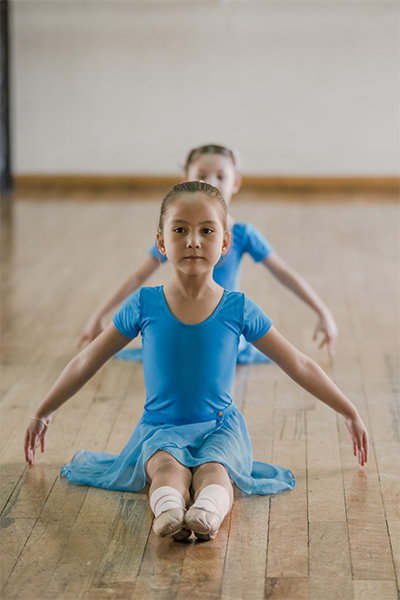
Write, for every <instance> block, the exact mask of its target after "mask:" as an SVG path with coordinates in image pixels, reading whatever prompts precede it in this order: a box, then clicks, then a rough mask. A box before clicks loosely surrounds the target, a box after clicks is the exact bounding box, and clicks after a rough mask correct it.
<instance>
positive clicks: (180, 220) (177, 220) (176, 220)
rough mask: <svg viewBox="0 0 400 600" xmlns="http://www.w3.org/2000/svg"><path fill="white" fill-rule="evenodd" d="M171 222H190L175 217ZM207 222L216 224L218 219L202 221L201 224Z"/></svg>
mask: <svg viewBox="0 0 400 600" xmlns="http://www.w3.org/2000/svg"><path fill="white" fill-rule="evenodd" d="M171 223H185V224H187V223H188V222H187V221H184V220H183V219H174V220H173V221H171ZM206 223H211V224H212V225H216V223H217V221H212V220H210V221H202V222H201V223H200V225H205V224H206Z"/></svg>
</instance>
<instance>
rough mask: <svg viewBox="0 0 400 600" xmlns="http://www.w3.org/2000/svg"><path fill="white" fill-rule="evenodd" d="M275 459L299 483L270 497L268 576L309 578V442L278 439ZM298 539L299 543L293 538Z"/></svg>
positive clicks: (271, 577) (275, 446) (275, 444)
mask: <svg viewBox="0 0 400 600" xmlns="http://www.w3.org/2000/svg"><path fill="white" fill-rule="evenodd" d="M273 462H274V464H279V465H281V466H284V467H288V466H289V465H290V468H291V470H292V472H293V473H294V475H295V477H296V486H295V488H294V489H293V490H291V491H290V492H284V493H282V494H278V495H277V496H272V497H271V514H270V523H269V539H268V556H267V577H268V578H269V579H280V580H284V579H296V580H297V579H298V578H301V577H305V578H307V577H308V515H307V481H306V444H305V442H304V441H295V442H287V441H279V442H278V441H275V442H274V449H273ZM293 539H296V544H295V545H293V544H292V540H293Z"/></svg>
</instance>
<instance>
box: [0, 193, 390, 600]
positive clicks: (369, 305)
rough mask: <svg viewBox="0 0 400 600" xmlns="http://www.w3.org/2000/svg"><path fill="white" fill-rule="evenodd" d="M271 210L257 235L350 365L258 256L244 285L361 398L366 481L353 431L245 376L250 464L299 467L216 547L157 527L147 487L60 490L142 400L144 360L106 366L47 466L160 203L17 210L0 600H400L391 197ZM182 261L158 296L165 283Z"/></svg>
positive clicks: (245, 214) (6, 356) (24, 205)
mask: <svg viewBox="0 0 400 600" xmlns="http://www.w3.org/2000/svg"><path fill="white" fill-rule="evenodd" d="M314 200H315V201H314V202H312V203H308V202H302V201H299V202H281V201H280V198H278V197H276V198H271V201H270V202H268V203H264V202H260V201H252V199H251V198H244V199H243V201H241V202H236V203H235V204H233V205H232V213H233V214H234V216H235V217H236V218H237V219H241V220H248V221H252V222H254V223H255V224H256V225H257V227H258V228H259V229H260V230H261V231H262V232H263V233H264V234H265V235H266V237H267V238H268V239H269V240H270V242H271V243H272V244H273V245H274V246H275V248H276V249H277V250H278V251H279V253H280V255H281V256H282V257H283V258H285V259H286V260H287V261H288V262H289V264H291V265H292V266H293V267H294V268H296V269H297V270H298V271H299V272H300V273H302V274H303V275H304V276H305V277H306V278H307V279H308V281H309V282H310V283H311V284H312V285H313V286H314V288H315V289H316V290H317V291H318V292H319V293H320V294H321V295H322V297H323V298H324V299H325V300H326V302H327V303H328V304H329V306H330V307H331V309H332V311H333V313H334V315H335V318H336V320H337V323H338V326H339V331H340V338H339V343H338V347H337V358H336V359H335V361H334V362H331V361H329V360H328V357H327V354H326V352H325V351H319V350H317V349H316V347H315V344H314V343H313V342H312V334H313V328H314V326H315V323H316V321H315V318H314V315H313V314H312V312H311V311H310V310H309V309H308V308H307V307H306V306H304V305H302V304H301V303H300V302H299V301H298V300H296V299H295V298H294V297H293V296H292V295H291V294H290V293H289V292H288V291H286V290H285V289H283V288H282V286H280V285H278V284H277V283H276V282H275V281H274V280H273V279H272V277H271V276H270V275H269V273H268V272H267V271H266V270H265V269H264V267H262V266H260V265H258V266H256V265H254V264H253V263H252V262H251V261H250V260H246V261H245V264H244V269H243V276H242V289H243V290H244V291H246V292H247V294H248V295H249V296H250V297H252V298H253V299H254V300H255V301H257V302H258V303H259V304H260V305H261V306H262V307H263V308H264V310H265V311H266V312H267V313H268V314H269V315H270V316H271V317H272V318H273V320H274V323H275V325H276V327H277V328H278V330H280V331H281V332H282V333H283V334H284V335H285V336H287V337H288V338H289V340H291V341H292V342H293V343H294V344H295V345H297V346H298V347H299V348H300V349H301V350H303V351H305V352H306V353H308V354H309V355H311V356H312V357H313V358H314V359H316V360H317V361H318V363H319V364H320V365H321V366H322V367H323V368H324V369H325V370H326V371H327V372H328V373H329V374H330V375H331V376H332V377H333V378H334V380H335V381H336V382H337V383H338V384H339V386H340V387H341V388H342V389H343V391H344V392H345V393H346V394H347V395H348V396H349V397H350V399H351V400H352V401H353V402H354V403H355V404H356V406H357V407H358V409H359V411H360V412H361V415H362V417H363V419H364V420H365V422H366V424H367V426H368V428H369V431H370V436H371V455H370V461H369V463H368V465H367V467H366V468H364V469H360V468H359V467H358V466H357V462H356V460H355V459H354V457H353V456H352V453H351V447H350V441H349V436H348V434H347V431H346V430H345V427H344V425H343V422H342V420H341V419H340V418H337V416H336V414H335V413H333V412H332V411H331V410H330V409H328V408H326V407H325V406H324V405H323V404H321V403H320V402H318V401H316V400H314V399H313V398H312V397H310V396H309V395H308V394H306V393H305V392H303V391H302V390H301V389H300V388H298V387H296V386H295V384H294V383H292V382H291V381H290V380H289V379H288V378H287V377H286V376H285V375H283V373H281V372H280V371H279V370H278V368H277V367H275V366H274V365H253V366H242V367H239V368H238V371H237V377H236V383H235V391H234V395H235V400H236V402H237V403H238V405H239V406H240V408H241V410H242V411H243V413H244V415H245V418H246V420H247V423H248V427H249V430H250V435H251V438H252V442H253V450H254V458H255V459H257V460H265V461H268V462H273V463H277V464H280V465H283V466H285V467H288V468H290V469H292V471H293V473H294V474H295V476H296V480H297V485H296V488H295V489H294V490H293V491H291V492H284V493H282V494H279V495H278V496H275V497H272V496H265V497H261V496H252V497H249V496H246V495H244V494H242V493H240V492H236V500H235V504H234V508H233V510H232V512H231V514H230V515H229V516H228V517H227V518H226V520H225V522H224V523H223V526H222V528H221V530H220V533H219V535H218V537H217V538H216V539H215V540H214V541H212V542H208V543H200V542H195V541H194V540H193V539H191V540H190V541H189V543H184V544H178V543H174V542H171V541H169V540H161V539H158V538H156V537H155V536H154V534H153V533H152V532H151V523H152V516H151V512H150V509H149V506H148V499H147V495H146V494H145V493H142V494H129V493H119V492H111V491H106V490H99V489H94V488H87V487H77V486H74V485H73V484H70V483H68V482H66V481H65V480H64V479H61V478H60V477H59V471H60V468H61V467H62V465H63V464H64V462H66V461H69V460H70V459H71V457H72V456H73V454H74V453H75V452H76V451H77V450H79V449H80V448H85V449H87V450H97V451H104V450H106V451H109V452H115V453H118V452H119V451H120V450H121V449H122V447H123V446H124V444H125V443H126V441H127V440H128V438H129V436H130V433H131V432H132V430H133V428H134V426H135V423H136V422H137V420H138V419H139V417H140V415H141V411H142V406H143V401H144V397H145V392H144V386H143V377H142V369H141V365H139V364H134V363H127V362H121V361H118V360H112V361H111V362H110V363H109V364H108V365H107V366H106V367H105V368H104V369H103V370H102V372H100V373H99V374H98V375H97V376H96V377H95V378H94V379H93V380H92V381H91V382H90V383H89V384H88V385H87V386H86V388H84V389H83V390H82V391H81V392H80V393H79V394H78V395H77V396H76V397H75V398H74V399H73V400H71V401H70V402H69V403H68V404H67V405H66V406H64V407H63V408H62V409H61V410H60V411H59V413H58V415H57V417H56V418H55V419H54V423H53V425H52V426H51V430H50V432H49V436H48V437H49V440H48V448H47V451H46V453H45V454H44V455H42V456H40V457H39V460H38V461H37V464H36V465H35V466H34V467H33V468H27V467H26V465H25V463H24V457H23V433H24V430H25V427H26V424H27V422H28V419H29V417H30V416H31V415H32V413H33V411H34V409H35V407H36V405H37V404H38V402H39V401H40V399H41V398H42V397H43V394H44V393H45V392H46V391H47V390H48V389H49V387H50V385H51V384H52V383H53V381H54V379H55V378H56V376H57V375H58V374H59V373H60V371H61V369H62V368H63V366H64V365H65V364H66V363H67V361H68V360H69V359H70V358H71V357H72V356H73V355H74V353H75V346H76V342H77V338H78V335H79V332H80V330H81V327H82V326H83V323H84V321H85V319H86V317H87V316H88V315H89V313H90V311H91V310H92V309H93V308H94V307H95V306H96V304H97V303H98V302H99V300H101V299H102V298H103V297H104V295H105V293H106V292H107V290H109V289H110V288H111V287H112V286H115V285H116V284H117V283H119V281H120V280H121V279H122V278H123V277H125V276H126V275H127V274H128V273H129V272H130V271H131V270H132V269H133V268H134V266H135V265H136V264H137V263H138V261H139V260H141V258H142V257H143V255H144V254H145V251H146V249H147V248H148V247H149V246H150V245H151V243H152V241H153V237H154V230H155V225H156V222H157V210H158V201H159V198H158V196H157V197H156V198H155V199H154V201H152V200H151V199H146V200H143V201H136V202H131V203H129V202H126V201H125V200H115V199H114V200H112V197H111V196H110V199H109V201H108V200H107V198H104V197H103V198H102V202H99V203H96V202H93V201H90V202H89V201H88V202H84V201H78V202H76V201H69V202H68V201H66V200H65V199H63V200H59V199H58V198H54V201H53V202H52V201H46V202H42V203H41V202H34V201H25V200H24V199H23V198H22V199H20V200H19V201H18V202H16V204H15V210H14V214H13V218H12V219H11V221H10V222H7V221H4V222H3V226H4V227H5V232H4V234H3V237H2V246H3V248H2V250H3V269H2V295H3V298H2V328H3V334H2V345H3V350H2V358H3V368H2V378H1V383H2V387H3V395H2V398H3V399H2V413H1V417H2V418H1V428H2V430H1V446H0V451H1V459H0V463H1V466H2V490H1V494H2V496H1V499H2V505H1V506H2V511H3V512H2V520H1V526H2V552H1V561H2V593H1V598H2V599H4V600H11V599H17V598H18V599H20V600H22V599H25V600H45V599H49V600H50V599H52V600H63V599H71V600H75V599H76V600H77V599H80V598H84V599H87V600H89V599H90V600H106V599H110V600H111V599H115V600H117V599H118V600H128V599H135V600H136V599H137V600H147V599H154V600H175V599H176V600H181V599H182V600H186V599H199V600H211V599H212V600H214V599H215V600H218V599H223V600H244V599H249V600H250V599H251V600H261V599H269V600H272V599H274V600H278V599H279V600H306V599H307V600H308V599H310V600H330V599H332V600H351V599H354V600H361V599H363V600H364V599H365V600H394V599H395V598H397V597H398V592H397V590H398V588H397V587H396V573H397V577H399V576H400V572H399V571H400V557H399V554H400V553H399V546H400V527H399V512H400V509H399V491H400V490H399V407H398V404H396V393H398V379H397V376H398V366H399V357H398V352H399V322H398V318H399V313H398V306H399V305H398V302H399V298H398V292H399V262H398V259H399V256H398V253H399V230H398V226H399V220H398V207H397V206H396V204H394V203H393V202H385V199H382V198H375V199H373V198H372V199H371V198H369V199H368V202H364V198H363V197H362V196H360V197H358V198H355V197H354V196H353V197H351V199H350V200H351V201H350V202H349V201H347V200H348V198H346V197H342V198H336V197H333V196H332V195H331V196H329V197H323V196H321V197H320V198H317V199H314ZM170 273H171V272H170V270H169V267H163V268H162V269H160V270H159V272H158V273H156V274H155V275H154V276H153V277H152V279H151V284H158V283H162V282H164V281H166V280H167V279H168V278H169V276H170Z"/></svg>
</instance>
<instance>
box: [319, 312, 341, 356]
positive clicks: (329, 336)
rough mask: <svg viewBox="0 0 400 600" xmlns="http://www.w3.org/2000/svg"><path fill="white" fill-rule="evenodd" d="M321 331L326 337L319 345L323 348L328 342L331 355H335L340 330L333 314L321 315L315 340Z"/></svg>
mask: <svg viewBox="0 0 400 600" xmlns="http://www.w3.org/2000/svg"><path fill="white" fill-rule="evenodd" d="M319 333H322V334H323V336H324V338H323V340H322V342H321V343H320V345H319V346H318V347H319V348H322V347H323V346H324V345H325V344H326V345H327V346H328V353H329V356H335V344H336V341H337V338H338V333H339V332H338V328H337V325H336V323H335V319H334V318H333V317H332V315H322V316H321V317H320V319H319V321H318V323H317V326H316V328H315V331H314V336H313V340H314V341H315V340H316V339H317V337H318V334H319Z"/></svg>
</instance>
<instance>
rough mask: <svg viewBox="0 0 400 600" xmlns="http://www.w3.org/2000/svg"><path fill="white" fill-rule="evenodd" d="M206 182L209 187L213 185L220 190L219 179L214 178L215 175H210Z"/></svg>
mask: <svg viewBox="0 0 400 600" xmlns="http://www.w3.org/2000/svg"><path fill="white" fill-rule="evenodd" d="M204 181H205V182H206V183H208V184H209V185H213V186H214V187H216V188H218V179H217V177H214V176H213V175H210V176H209V177H207V178H206V179H205V180H204Z"/></svg>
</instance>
